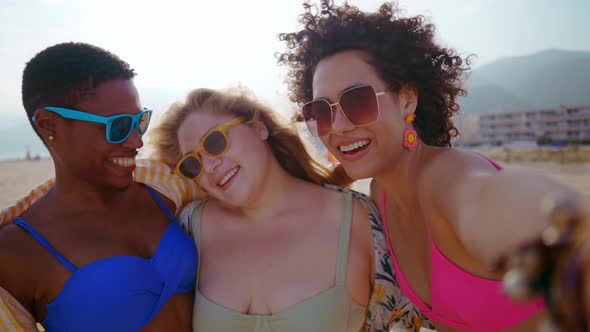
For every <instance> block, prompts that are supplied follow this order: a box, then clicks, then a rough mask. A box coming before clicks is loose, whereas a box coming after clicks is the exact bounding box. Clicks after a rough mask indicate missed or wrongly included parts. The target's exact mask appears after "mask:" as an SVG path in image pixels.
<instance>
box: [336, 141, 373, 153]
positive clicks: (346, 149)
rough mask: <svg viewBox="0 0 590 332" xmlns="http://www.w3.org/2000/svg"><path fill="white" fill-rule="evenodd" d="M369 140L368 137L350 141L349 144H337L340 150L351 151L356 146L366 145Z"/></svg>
mask: <svg viewBox="0 0 590 332" xmlns="http://www.w3.org/2000/svg"><path fill="white" fill-rule="evenodd" d="M370 142H371V141H369V140H368V139H365V140H362V141H358V142H355V143H352V144H350V145H342V146H339V147H338V149H340V152H348V151H352V150H355V149H358V148H362V147H363V146H366V145H368V144H369V143H370Z"/></svg>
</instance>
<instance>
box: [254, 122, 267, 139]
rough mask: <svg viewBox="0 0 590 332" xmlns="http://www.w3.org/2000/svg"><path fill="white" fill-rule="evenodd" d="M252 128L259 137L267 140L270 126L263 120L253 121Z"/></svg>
mask: <svg viewBox="0 0 590 332" xmlns="http://www.w3.org/2000/svg"><path fill="white" fill-rule="evenodd" d="M252 128H254V130H256V134H257V135H258V137H260V139H261V140H263V141H266V140H267V139H268V134H269V132H268V128H267V127H266V125H265V124H264V123H263V122H262V121H260V120H256V121H254V122H252Z"/></svg>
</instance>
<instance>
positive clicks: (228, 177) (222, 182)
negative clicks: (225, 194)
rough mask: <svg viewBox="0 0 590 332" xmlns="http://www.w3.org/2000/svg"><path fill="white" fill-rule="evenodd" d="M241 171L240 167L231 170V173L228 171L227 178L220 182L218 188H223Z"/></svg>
mask: <svg viewBox="0 0 590 332" xmlns="http://www.w3.org/2000/svg"><path fill="white" fill-rule="evenodd" d="M239 170H240V166H236V167H234V168H232V169H230V170H229V171H227V173H225V176H224V177H223V179H221V181H219V183H218V184H217V186H218V187H223V186H224V185H225V184H226V183H228V182H229V180H231V179H232V178H233V177H234V176H235V175H236V174H238V171H239Z"/></svg>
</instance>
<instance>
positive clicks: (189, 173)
mask: <svg viewBox="0 0 590 332" xmlns="http://www.w3.org/2000/svg"><path fill="white" fill-rule="evenodd" d="M178 169H179V171H180V174H182V175H184V176H185V177H187V178H189V179H194V178H196V177H198V176H199V174H201V162H200V161H199V160H198V159H197V158H195V157H193V156H189V157H186V159H184V160H183V161H182V163H180V166H179V167H178Z"/></svg>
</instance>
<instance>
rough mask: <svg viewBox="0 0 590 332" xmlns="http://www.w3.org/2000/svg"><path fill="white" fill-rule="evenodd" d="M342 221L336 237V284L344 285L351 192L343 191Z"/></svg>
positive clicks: (348, 242)
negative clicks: (338, 234) (338, 235)
mask: <svg viewBox="0 0 590 332" xmlns="http://www.w3.org/2000/svg"><path fill="white" fill-rule="evenodd" d="M342 199H343V204H342V223H341V224H340V237H339V239H338V256H337V258H336V285H337V286H344V282H345V281H346V272H347V270H348V247H349V244H350V228H351V225H352V193H351V192H348V191H345V192H344V193H343V197H342Z"/></svg>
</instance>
